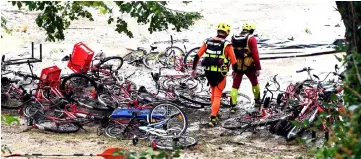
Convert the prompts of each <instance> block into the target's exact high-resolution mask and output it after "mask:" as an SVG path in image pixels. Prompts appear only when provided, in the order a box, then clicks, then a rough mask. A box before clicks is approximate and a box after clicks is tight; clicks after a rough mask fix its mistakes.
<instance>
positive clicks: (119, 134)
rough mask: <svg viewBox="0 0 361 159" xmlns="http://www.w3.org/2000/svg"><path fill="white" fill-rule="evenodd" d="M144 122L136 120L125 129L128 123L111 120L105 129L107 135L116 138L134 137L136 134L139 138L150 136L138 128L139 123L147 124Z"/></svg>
mask: <svg viewBox="0 0 361 159" xmlns="http://www.w3.org/2000/svg"><path fill="white" fill-rule="evenodd" d="M144 123H145V122H141V121H139V122H135V123H133V124H132V125H130V126H128V128H127V130H125V129H126V127H127V124H128V123H124V124H120V123H116V122H111V123H110V124H109V125H108V126H107V127H106V128H105V130H104V131H105V135H106V136H108V137H110V138H116V139H132V138H133V136H134V135H136V136H137V137H138V138H139V139H145V138H147V137H148V134H147V133H146V132H143V131H141V130H139V129H138V127H139V125H145V124H144Z"/></svg>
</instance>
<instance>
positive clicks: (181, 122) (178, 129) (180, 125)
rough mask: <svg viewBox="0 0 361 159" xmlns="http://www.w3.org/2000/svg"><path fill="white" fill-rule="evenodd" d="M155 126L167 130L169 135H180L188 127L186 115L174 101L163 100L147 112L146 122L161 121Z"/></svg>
mask: <svg viewBox="0 0 361 159" xmlns="http://www.w3.org/2000/svg"><path fill="white" fill-rule="evenodd" d="M161 122H165V123H164V124H159V125H157V126H156V128H162V129H165V130H167V131H168V132H169V134H170V135H171V136H174V135H181V134H183V133H185V132H186V130H187V127H188V121H187V116H186V115H185V113H184V112H183V111H182V110H181V109H180V108H179V106H177V105H176V104H174V103H170V102H164V103H160V104H157V105H155V106H154V107H153V108H152V109H151V110H150V112H149V116H148V123H150V124H152V123H161Z"/></svg>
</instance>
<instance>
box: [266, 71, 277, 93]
mask: <svg viewBox="0 0 361 159" xmlns="http://www.w3.org/2000/svg"><path fill="white" fill-rule="evenodd" d="M277 76H278V74H276V75H274V76H273V83H275V84H276V85H277V89H276V90H270V89H268V87H269V86H271V85H270V84H269V82H267V83H266V86H265V88H266V90H267V91H269V92H275V91H278V90H280V88H281V86H280V84H279V83H278V81H277V79H276V77H277Z"/></svg>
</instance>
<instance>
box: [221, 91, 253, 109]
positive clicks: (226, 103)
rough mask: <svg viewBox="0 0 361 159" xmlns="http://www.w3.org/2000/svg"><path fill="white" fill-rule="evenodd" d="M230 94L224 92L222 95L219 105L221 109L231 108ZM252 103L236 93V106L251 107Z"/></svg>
mask: <svg viewBox="0 0 361 159" xmlns="http://www.w3.org/2000/svg"><path fill="white" fill-rule="evenodd" d="M230 99H231V92H230V91H225V92H223V93H222V98H221V104H222V107H231V105H230ZM253 103H254V101H253V100H252V99H251V98H250V97H249V96H247V95H245V94H243V93H239V92H238V97H237V106H238V107H239V106H244V105H253Z"/></svg>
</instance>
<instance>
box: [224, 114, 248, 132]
mask: <svg viewBox="0 0 361 159" xmlns="http://www.w3.org/2000/svg"><path fill="white" fill-rule="evenodd" d="M253 121H255V118H253V117H251V116H250V115H248V114H246V115H242V116H240V117H236V118H229V119H227V120H225V121H223V122H222V123H221V126H222V127H223V128H226V129H230V130H235V129H246V128H248V127H250V126H251V123H252V122H253Z"/></svg>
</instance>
